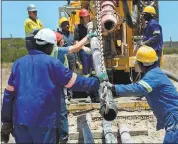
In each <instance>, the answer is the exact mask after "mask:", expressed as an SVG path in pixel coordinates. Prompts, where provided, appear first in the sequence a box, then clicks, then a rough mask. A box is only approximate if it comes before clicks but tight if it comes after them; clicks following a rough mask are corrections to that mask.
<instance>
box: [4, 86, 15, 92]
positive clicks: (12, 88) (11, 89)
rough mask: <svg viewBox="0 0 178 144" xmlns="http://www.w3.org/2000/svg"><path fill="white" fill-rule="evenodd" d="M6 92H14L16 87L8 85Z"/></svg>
mask: <svg viewBox="0 0 178 144" xmlns="http://www.w3.org/2000/svg"><path fill="white" fill-rule="evenodd" d="M6 90H8V91H11V92H12V91H14V87H13V86H11V85H7V87H6Z"/></svg>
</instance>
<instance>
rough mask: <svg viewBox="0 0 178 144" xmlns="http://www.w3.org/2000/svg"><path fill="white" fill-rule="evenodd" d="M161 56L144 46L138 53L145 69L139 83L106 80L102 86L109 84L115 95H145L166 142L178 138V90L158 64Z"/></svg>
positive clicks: (140, 64)
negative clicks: (117, 82)
mask: <svg viewBox="0 0 178 144" xmlns="http://www.w3.org/2000/svg"><path fill="white" fill-rule="evenodd" d="M157 60H158V57H157V55H156V52H155V50H154V49H153V48H151V47H148V46H145V45H143V46H141V47H140V48H139V49H138V51H137V54H136V63H137V64H138V66H139V67H140V69H141V71H142V72H143V73H144V76H143V78H142V79H141V80H140V81H138V82H137V83H133V84H128V85H122V84H121V85H112V84H111V83H109V82H103V83H102V87H103V88H104V87H105V86H108V87H109V88H111V89H112V91H113V93H115V94H114V95H118V96H120V97H129V96H142V95H145V97H146V99H147V102H148V104H149V106H150V108H151V109H152V111H153V113H154V115H155V117H156V118H157V127H156V128H157V130H160V129H164V128H165V130H166V135H165V138H164V142H163V143H177V142H178V92H177V91H176V88H175V87H174V86H173V84H172V83H171V81H170V80H169V79H168V77H167V76H166V74H165V73H164V72H163V71H162V70H161V69H160V68H159V67H158V63H157Z"/></svg>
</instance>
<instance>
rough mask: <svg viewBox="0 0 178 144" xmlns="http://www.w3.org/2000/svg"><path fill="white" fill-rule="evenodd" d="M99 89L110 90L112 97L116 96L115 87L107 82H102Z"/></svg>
mask: <svg viewBox="0 0 178 144" xmlns="http://www.w3.org/2000/svg"><path fill="white" fill-rule="evenodd" d="M100 87H101V88H102V89H103V87H107V88H108V89H110V90H111V91H112V93H113V95H114V96H116V89H115V85H114V84H111V83H110V82H109V81H104V82H102V83H101V84H100Z"/></svg>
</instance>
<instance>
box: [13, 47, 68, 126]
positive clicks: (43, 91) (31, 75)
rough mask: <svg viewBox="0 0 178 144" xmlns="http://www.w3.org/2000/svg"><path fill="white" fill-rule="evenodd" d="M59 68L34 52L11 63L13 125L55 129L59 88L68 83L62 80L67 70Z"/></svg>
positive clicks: (60, 89) (38, 52)
mask: <svg viewBox="0 0 178 144" xmlns="http://www.w3.org/2000/svg"><path fill="white" fill-rule="evenodd" d="M60 67H63V66H62V63H60V62H59V61H58V60H56V59H54V58H52V57H51V56H48V55H46V54H44V53H43V52H41V51H37V50H30V51H29V54H28V55H27V56H24V57H23V58H21V59H19V60H17V61H16V62H15V63H14V65H13V68H12V77H13V83H14V87H15V90H16V97H15V103H14V107H13V111H14V112H13V114H14V115H13V117H14V119H13V123H14V124H23V125H30V126H44V127H58V125H59V114H60V98H61V95H62V94H63V93H62V88H63V87H62V85H65V84H67V83H68V82H67V81H65V78H64V77H65V76H66V75H65V74H64V73H65V72H67V71H68V70H67V69H65V68H60ZM57 68H58V69H57ZM60 70H61V71H60ZM64 70H65V71H64ZM60 74H61V75H60ZM67 74H68V75H70V74H71V73H69V72H68V73H67ZM59 80H60V81H59Z"/></svg>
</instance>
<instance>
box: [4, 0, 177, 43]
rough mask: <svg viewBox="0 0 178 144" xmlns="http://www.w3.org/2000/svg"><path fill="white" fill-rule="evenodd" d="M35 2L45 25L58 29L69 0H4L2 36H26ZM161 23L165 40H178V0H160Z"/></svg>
mask: <svg viewBox="0 0 178 144" xmlns="http://www.w3.org/2000/svg"><path fill="white" fill-rule="evenodd" d="M29 4H35V5H36V7H37V9H38V17H39V19H40V20H41V21H42V22H43V24H44V26H45V27H48V28H51V29H53V30H56V28H57V22H58V19H59V13H58V8H59V7H62V6H63V5H66V4H67V1H61V0H59V1H2V11H1V12H2V15H1V16H2V19H1V20H2V21H1V24H2V33H1V35H2V37H10V34H12V36H13V37H25V32H24V21H25V19H26V18H27V17H28V13H27V10H26V9H27V6H28V5H29ZM159 13H160V24H161V26H162V29H163V39H164V41H169V40H170V37H171V38H172V41H178V16H177V14H178V1H159Z"/></svg>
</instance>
